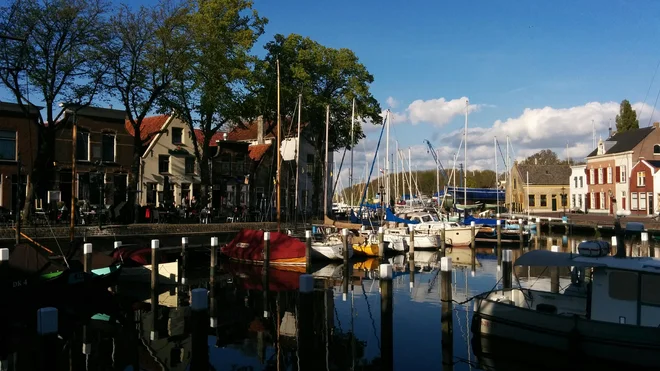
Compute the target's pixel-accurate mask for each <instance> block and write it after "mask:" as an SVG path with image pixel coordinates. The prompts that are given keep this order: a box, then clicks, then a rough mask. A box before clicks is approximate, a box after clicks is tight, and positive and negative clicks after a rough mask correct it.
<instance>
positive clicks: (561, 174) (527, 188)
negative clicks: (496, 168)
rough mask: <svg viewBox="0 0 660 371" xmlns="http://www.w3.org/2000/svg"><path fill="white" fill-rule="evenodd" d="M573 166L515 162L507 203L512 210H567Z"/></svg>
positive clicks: (507, 192) (508, 188)
mask: <svg viewBox="0 0 660 371" xmlns="http://www.w3.org/2000/svg"><path fill="white" fill-rule="evenodd" d="M570 177H571V168H570V166H569V165H567V164H562V165H526V164H525V165H523V164H519V163H518V161H516V162H514V164H513V166H512V168H511V175H510V178H509V179H510V180H509V182H510V184H508V185H507V189H506V203H507V204H508V205H511V208H512V211H514V212H522V211H526V210H528V209H529V211H530V212H563V211H564V210H567V209H568V207H569V205H568V195H569V193H570Z"/></svg>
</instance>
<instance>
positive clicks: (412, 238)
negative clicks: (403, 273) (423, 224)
mask: <svg viewBox="0 0 660 371" xmlns="http://www.w3.org/2000/svg"><path fill="white" fill-rule="evenodd" d="M408 231H409V232H410V247H409V255H410V259H413V256H414V255H415V227H414V226H413V225H412V224H408Z"/></svg>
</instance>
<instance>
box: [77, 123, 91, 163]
mask: <svg viewBox="0 0 660 371" xmlns="http://www.w3.org/2000/svg"><path fill="white" fill-rule="evenodd" d="M76 159H77V160H80V161H89V132H88V131H80V130H79V131H78V133H77V138H76Z"/></svg>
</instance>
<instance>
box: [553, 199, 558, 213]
mask: <svg viewBox="0 0 660 371" xmlns="http://www.w3.org/2000/svg"><path fill="white" fill-rule="evenodd" d="M552 211H557V197H553V198H552Z"/></svg>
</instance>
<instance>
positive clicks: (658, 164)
mask: <svg viewBox="0 0 660 371" xmlns="http://www.w3.org/2000/svg"><path fill="white" fill-rule="evenodd" d="M644 161H645V162H646V163H647V164H649V165H651V166H653V167H654V168H660V160H644Z"/></svg>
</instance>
